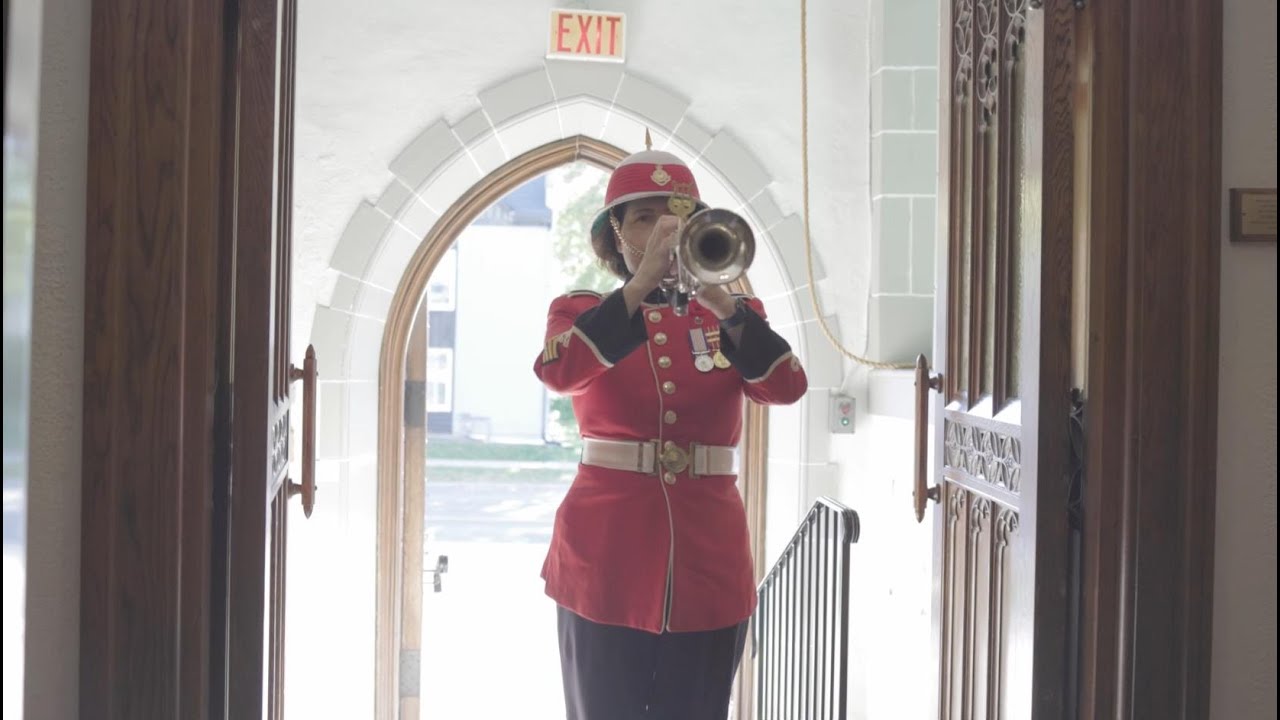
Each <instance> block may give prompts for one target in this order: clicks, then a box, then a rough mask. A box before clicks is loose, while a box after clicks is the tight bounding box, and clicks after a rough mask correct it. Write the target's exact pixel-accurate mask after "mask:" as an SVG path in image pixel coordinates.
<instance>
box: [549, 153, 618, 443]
mask: <svg viewBox="0 0 1280 720" xmlns="http://www.w3.org/2000/svg"><path fill="white" fill-rule="evenodd" d="M587 170H588V166H586V165H584V164H582V163H577V164H574V165H572V166H571V167H569V168H568V170H566V171H565V174H564V178H563V181H564V182H566V183H572V182H574V181H575V180H577V179H579V178H580V177H582V175H583V173H584V172H586V171H587ZM607 184H608V178H607V176H605V175H604V174H603V173H600V174H599V177H598V178H597V179H596V180H595V181H593V182H592V183H591V184H590V185H589V186H588V187H587V189H586V190H585V191H583V192H582V193H581V194H579V195H578V196H577V197H576V198H574V200H573V201H572V202H570V203H569V204H568V205H566V206H565V207H564V209H563V210H561V211H560V212H559V213H558V214H557V215H556V216H555V218H554V219H553V220H552V225H551V234H552V248H553V249H554V252H555V256H556V261H557V262H559V263H560V268H561V271H562V272H563V276H564V278H565V280H566V281H567V284H566V286H565V288H564V289H565V290H566V291H568V290H594V291H596V292H609V291H611V290H613V289H614V288H616V287H617V286H618V278H616V277H614V276H613V274H612V273H610V272H609V271H608V270H606V269H604V267H603V266H602V265H601V264H600V261H599V260H598V259H597V258H596V256H595V253H593V252H592V251H591V221H592V220H593V219H594V218H595V215H596V212H597V211H599V210H600V207H601V206H602V205H604V191H605V186H606V185H607ZM575 430H576V428H575Z"/></svg>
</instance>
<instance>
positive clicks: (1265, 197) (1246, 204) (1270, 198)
mask: <svg viewBox="0 0 1280 720" xmlns="http://www.w3.org/2000/svg"><path fill="white" fill-rule="evenodd" d="M1231 239H1232V240H1233V241H1235V242H1275V241H1276V190H1275V188H1269V189H1267V188H1231Z"/></svg>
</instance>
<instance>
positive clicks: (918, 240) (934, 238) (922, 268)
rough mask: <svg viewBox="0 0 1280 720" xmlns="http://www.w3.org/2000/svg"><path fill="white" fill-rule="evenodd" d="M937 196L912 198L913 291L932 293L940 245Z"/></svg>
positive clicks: (923, 293)
mask: <svg viewBox="0 0 1280 720" xmlns="http://www.w3.org/2000/svg"><path fill="white" fill-rule="evenodd" d="M936 207H937V200H936V199H935V198H912V199H911V292H912V293H913V294H916V295H932V294H933V291H934V287H935V285H936V282H937V281H936V278H935V277H934V266H935V261H936V258H937V254H938V249H939V247H940V245H939V243H938V218H937V215H936Z"/></svg>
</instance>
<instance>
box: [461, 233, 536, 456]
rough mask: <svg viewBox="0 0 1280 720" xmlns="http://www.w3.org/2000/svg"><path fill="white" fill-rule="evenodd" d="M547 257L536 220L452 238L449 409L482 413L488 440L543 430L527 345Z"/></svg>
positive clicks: (531, 437) (532, 344)
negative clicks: (454, 279)
mask: <svg viewBox="0 0 1280 720" xmlns="http://www.w3.org/2000/svg"><path fill="white" fill-rule="evenodd" d="M554 260H555V259H554V258H553V257H552V255H551V232H550V230H548V229H547V228H543V227H515V226H501V225H473V226H472V227H470V228H468V229H467V230H466V231H465V232H464V233H462V236H461V237H459V238H458V318H457V319H458V325H457V345H456V354H455V356H454V395H453V401H454V413H455V415H456V414H461V413H466V414H468V415H471V416H473V417H479V418H488V423H487V426H488V427H489V432H490V434H491V437H492V438H493V439H495V440H507V439H511V440H522V441H535V442H540V441H541V440H542V437H543V418H544V416H545V415H546V394H545V392H544V390H543V387H542V383H540V382H538V379H537V378H536V377H534V375H533V372H532V370H531V368H532V367H533V361H532V354H531V353H530V352H528V350H527V348H533V349H534V353H536V352H537V348H538V347H539V346H540V345H542V338H543V335H544V328H545V327H546V322H547V306H548V305H549V304H550V303H551V298H552V297H554V294H553V293H552V292H550V291H549V290H548V289H547V287H546V286H547V282H546V276H547V274H548V273H550V272H552V270H553V267H552V263H553V262H554Z"/></svg>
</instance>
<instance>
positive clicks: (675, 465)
mask: <svg viewBox="0 0 1280 720" xmlns="http://www.w3.org/2000/svg"><path fill="white" fill-rule="evenodd" d="M661 460H662V467H663V468H664V469H666V471H667V472H673V473H676V474H679V473H682V472H684V471H685V469H686V468H688V467H689V453H688V452H687V451H685V449H684V448H682V447H680V446H679V445H676V444H675V443H673V442H666V443H664V444H663V446H662V458H661Z"/></svg>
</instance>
